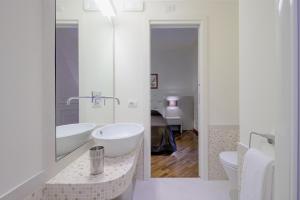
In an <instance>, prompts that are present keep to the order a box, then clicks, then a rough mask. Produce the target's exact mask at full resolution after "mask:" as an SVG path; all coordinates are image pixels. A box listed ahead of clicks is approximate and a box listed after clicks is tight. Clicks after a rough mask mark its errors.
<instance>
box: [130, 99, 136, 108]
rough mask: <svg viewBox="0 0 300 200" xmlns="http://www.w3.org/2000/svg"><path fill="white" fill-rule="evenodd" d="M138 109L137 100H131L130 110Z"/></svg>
mask: <svg viewBox="0 0 300 200" xmlns="http://www.w3.org/2000/svg"><path fill="white" fill-rule="evenodd" d="M137 107H138V102H137V100H129V101H128V108H137Z"/></svg>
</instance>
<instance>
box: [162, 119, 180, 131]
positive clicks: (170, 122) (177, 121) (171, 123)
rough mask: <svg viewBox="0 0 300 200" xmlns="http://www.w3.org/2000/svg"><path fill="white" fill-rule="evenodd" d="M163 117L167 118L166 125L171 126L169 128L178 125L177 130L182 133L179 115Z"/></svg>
mask: <svg viewBox="0 0 300 200" xmlns="http://www.w3.org/2000/svg"><path fill="white" fill-rule="evenodd" d="M165 119H166V120H167V123H168V125H169V126H170V127H171V129H172V130H173V128H172V127H174V126H175V127H179V128H178V129H179V131H180V134H181V135H182V120H181V117H165Z"/></svg>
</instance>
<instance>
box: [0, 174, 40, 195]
mask: <svg viewBox="0 0 300 200" xmlns="http://www.w3.org/2000/svg"><path fill="white" fill-rule="evenodd" d="M43 184H45V171H44V170H42V171H40V172H38V173H37V174H35V175H34V176H32V177H31V178H29V179H27V180H26V181H24V182H23V183H21V184H19V185H17V186H15V187H14V188H12V189H10V190H9V191H8V192H6V193H4V194H3V195H1V196H0V199H1V200H22V199H24V198H25V197H26V196H27V195H29V194H30V193H31V192H33V191H35V190H36V189H37V188H39V187H42V185H43Z"/></svg>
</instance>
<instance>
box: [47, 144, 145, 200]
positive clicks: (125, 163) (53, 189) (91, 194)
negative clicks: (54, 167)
mask: <svg viewBox="0 0 300 200" xmlns="http://www.w3.org/2000/svg"><path fill="white" fill-rule="evenodd" d="M138 147H139V148H137V149H136V150H135V151H134V152H132V153H130V154H128V155H125V156H120V157H115V158H105V159H104V173H103V174H99V175H96V176H93V175H90V160H89V152H86V153H85V154H83V155H82V156H81V157H79V158H78V159H77V160H75V161H74V162H73V163H71V164H70V165H69V166H67V167H66V168H65V169H63V170H62V171H61V172H60V173H58V174H57V175H56V176H55V177H53V178H52V179H51V180H49V181H48V182H47V183H46V188H47V193H48V194H47V196H48V199H49V200H56V199H63V200H71V199H72V200H73V199H74V200H75V199H78V200H104V199H105V200H106V199H114V198H116V197H118V196H119V195H120V194H122V193H123V192H124V191H125V190H126V189H127V188H128V186H129V185H130V183H131V181H132V178H133V175H134V172H135V168H136V164H137V159H138V156H139V152H140V149H141V144H139V145H138Z"/></svg>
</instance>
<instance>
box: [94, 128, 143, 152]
mask: <svg viewBox="0 0 300 200" xmlns="http://www.w3.org/2000/svg"><path fill="white" fill-rule="evenodd" d="M143 133H144V127H143V126H142V125H140V124H136V123H116V124H109V125H106V126H103V127H101V128H97V129H95V130H94V131H93V132H92V136H93V138H94V140H95V142H96V144H97V145H99V146H103V147H104V155H105V156H107V157H116V156H121V155H125V154H128V153H130V152H132V151H133V150H135V148H136V147H137V145H138V143H139V141H141V139H142V137H143Z"/></svg>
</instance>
